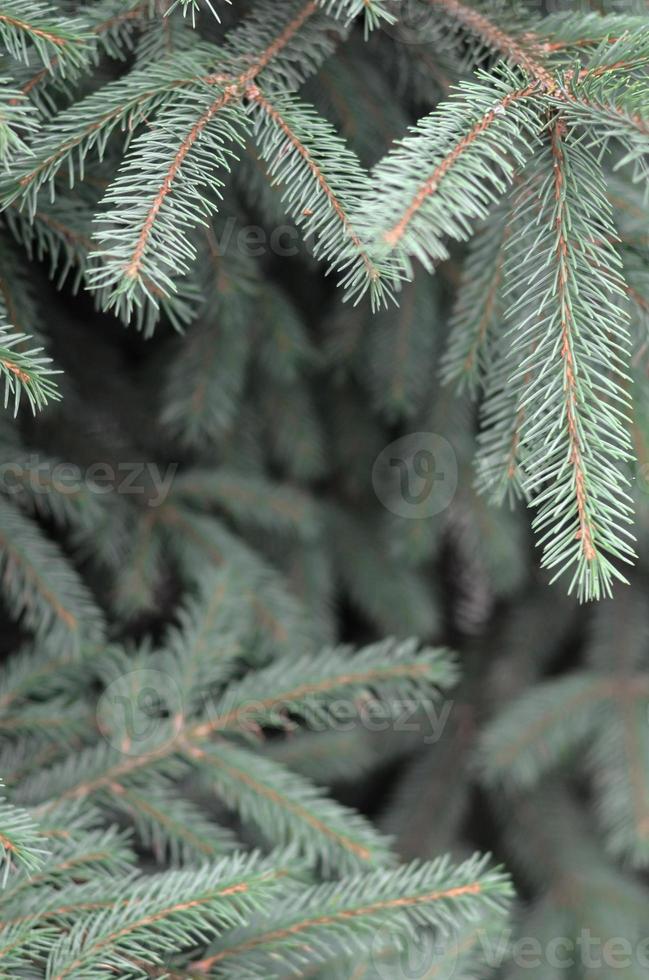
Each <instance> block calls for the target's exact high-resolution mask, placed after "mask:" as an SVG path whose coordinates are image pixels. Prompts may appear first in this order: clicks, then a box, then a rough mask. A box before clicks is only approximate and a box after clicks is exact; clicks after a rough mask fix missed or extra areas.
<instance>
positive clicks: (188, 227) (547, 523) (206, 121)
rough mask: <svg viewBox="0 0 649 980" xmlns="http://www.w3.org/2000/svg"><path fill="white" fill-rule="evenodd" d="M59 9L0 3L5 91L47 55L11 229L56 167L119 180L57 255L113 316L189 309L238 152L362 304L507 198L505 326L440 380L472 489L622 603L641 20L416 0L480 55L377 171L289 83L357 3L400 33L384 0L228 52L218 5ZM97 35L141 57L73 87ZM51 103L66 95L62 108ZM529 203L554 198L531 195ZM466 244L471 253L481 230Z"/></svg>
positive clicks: (40, 214)
mask: <svg viewBox="0 0 649 980" xmlns="http://www.w3.org/2000/svg"><path fill="white" fill-rule="evenodd" d="M72 6H73V7H75V16H74V17H71V16H62V14H61V12H60V11H58V10H57V9H56V7H50V6H48V5H46V4H43V3H32V4H30V5H28V6H27V7H26V8H25V7H24V6H22V5H21V11H22V12H21V14H20V16H18V9H17V7H16V9H15V10H14V5H13V4H6V5H4V6H3V8H2V13H0V39H1V40H2V41H3V43H4V44H5V46H6V50H7V52H8V55H10V56H11V57H12V58H13V59H15V63H16V69H15V70H16V79H15V80H14V83H15V85H16V88H17V90H18V92H19V93H20V91H21V86H20V84H19V79H20V77H21V75H20V73H21V72H22V71H23V68H22V67H21V66H22V63H24V64H25V65H29V66H30V69H29V70H30V71H31V70H32V67H33V68H34V69H36V68H38V62H41V64H42V67H41V68H40V69H38V70H37V71H36V72H35V74H34V75H33V76H31V77H30V78H29V79H28V80H27V81H26V82H25V83H24V84H23V85H22V94H19V96H18V97H16V96H15V95H14V96H13V97H11V98H7V102H8V103H10V104H11V105H12V106H13V107H14V111H17V110H18V109H20V110H21V112H22V113H23V115H25V119H27V118H28V112H29V111H31V110H38V109H40V112H41V121H40V123H38V125H36V128H35V131H34V127H35V124H34V120H33V118H32V116H31V115H29V127H30V128H29V129H28V130H27V132H26V133H25V134H24V135H21V136H20V141H17V139H16V140H13V141H11V140H9V137H7V139H8V142H7V150H6V152H5V157H6V173H5V175H4V177H3V178H2V197H3V199H4V202H5V207H6V208H7V212H6V213H7V218H8V220H9V218H10V216H12V217H11V222H12V224H13V223H15V222H16V220H17V219H16V217H14V214H15V212H16V211H18V213H20V212H22V210H23V209H24V208H28V213H29V215H30V216H31V220H32V221H33V222H34V228H35V229H36V227H37V223H38V221H39V219H41V218H42V219H45V218H46V211H47V209H48V208H51V207H52V206H53V205H56V203H57V201H58V200H59V198H60V197H61V195H64V194H65V193H66V192H65V190H64V187H63V181H62V178H63V175H64V173H66V172H67V174H68V181H67V182H68V183H69V184H71V185H73V186H74V185H75V184H76V183H78V182H79V181H84V180H86V179H87V170H88V168H97V167H99V168H100V169H101V162H102V161H103V162H104V170H106V169H108V171H109V172H110V164H111V161H115V162H116V163H117V172H116V173H115V172H114V167H113V171H112V176H110V175H109V176H108V181H107V182H108V189H107V190H106V191H105V192H104V193H103V195H102V197H101V200H99V201H97V200H96V197H95V203H94V204H93V203H89V208H90V211H89V212H88V214H87V220H88V233H89V234H91V235H92V238H93V241H94V245H91V246H90V247H89V249H88V250H87V253H86V254H87V258H86V256H85V254H84V257H83V258H81V259H80V257H79V256H78V255H72V254H71V245H70V243H69V241H66V242H64V243H62V245H61V247H62V248H63V249H64V251H65V252H68V253H69V254H70V260H71V261H72V262H73V263H77V264H78V262H79V261H81V262H82V271H81V276H82V278H83V279H85V282H86V284H87V288H89V289H90V290H92V291H93V292H94V293H95V294H96V295H97V297H98V302H99V303H100V305H101V306H102V307H103V308H105V309H112V310H114V311H115V312H116V313H117V314H118V316H120V317H121V318H123V319H124V320H125V321H126V322H135V323H137V324H139V325H142V324H143V323H146V324H147V327H146V329H147V331H148V332H150V331H151V330H152V329H153V325H154V323H155V320H156V318H157V317H158V316H159V315H160V311H161V310H163V311H164V312H165V313H166V314H169V313H170V312H171V311H172V310H173V309H174V307H176V320H175V322H178V323H182V322H183V320H186V318H187V312H184V311H183V310H182V309H181V306H180V304H182V297H183V292H184V291H186V290H187V289H188V288H189V282H188V280H191V277H192V275H193V270H194V268H195V264H196V258H197V248H199V247H200V246H198V245H197V242H198V238H197V235H198V234H199V229H200V226H201V225H204V224H205V223H206V222H209V221H211V220H216V221H217V222H218V217H217V218H216V219H213V216H214V215H218V213H219V209H220V207H221V206H222V205H221V204H220V200H221V199H222V195H223V194H226V195H227V194H229V193H230V191H229V190H228V189H227V187H226V184H227V182H228V180H229V178H228V173H229V171H230V170H231V169H232V168H234V169H236V168H237V167H238V166H240V165H242V162H244V158H245V157H246V155H247V154H249V153H257V154H258V156H259V158H260V160H261V161H262V163H261V166H262V167H265V169H266V172H267V175H268V179H269V180H270V181H271V182H272V183H273V184H276V185H277V186H278V187H279V191H280V194H281V204H282V207H283V208H284V209H285V213H286V214H287V216H288V217H290V219H291V220H293V221H294V222H295V224H296V226H297V227H298V228H299V229H300V230H301V232H302V234H303V235H304V237H305V239H306V240H307V242H308V241H311V242H312V251H313V255H314V256H315V257H316V258H319V259H321V260H322V261H323V262H324V264H325V269H326V270H327V271H332V272H334V273H335V275H336V277H337V278H338V280H339V282H340V285H341V287H342V289H343V295H344V296H345V297H347V298H349V299H351V300H353V301H354V302H358V301H360V300H361V299H362V297H363V295H364V294H365V293H369V295H370V297H371V301H372V305H373V306H375V307H377V306H380V305H382V304H384V303H390V302H392V300H393V299H396V301H397V302H399V296H400V293H401V290H402V287H403V285H404V282H405V281H407V280H409V279H411V278H412V277H413V275H414V274H415V267H414V262H415V261H417V262H419V263H421V264H422V265H423V266H424V267H425V269H427V270H428V271H429V272H430V271H433V270H434V267H435V266H436V265H437V264H438V263H440V262H443V261H444V260H445V259H447V258H448V254H449V253H448V243H449V242H451V241H453V240H458V241H466V240H468V239H473V238H474V233H475V232H476V226H477V224H478V223H480V222H482V221H484V222H485V227H486V228H488V227H490V226H491V225H492V223H493V221H494V220H495V219H494V217H493V214H494V213H495V211H494V209H501V210H502V208H503V207H504V209H505V210H504V212H503V219H502V220H503V221H504V223H505V225H506V227H507V229H508V231H507V242H506V245H504V246H503V250H502V252H501V253H499V257H498V259H497V261H498V263H499V265H501V264H502V263H504V269H505V272H504V274H503V276H502V283H501V285H500V287H499V290H498V291H499V293H500V294H502V295H501V296H499V298H498V304H497V308H498V310H499V311H500V312H499V316H498V317H497V318H495V317H493V316H488V315H485V317H479V318H478V319H477V321H476V320H473V321H469V320H468V319H467V318H466V317H463V316H458V317H457V318H456V321H455V323H456V329H455V334H454V336H453V337H452V338H451V341H450V347H449V354H448V360H447V365H446V377H447V378H448V379H456V380H458V381H459V382H460V383H464V382H465V381H470V385H471V390H472V391H474V392H475V393H476V394H477V395H480V393H481V392H484V399H483V409H484V410H483V419H484V427H483V436H482V448H481V450H480V453H479V457H478V462H477V466H478V474H479V485H480V486H481V487H482V488H483V489H484V490H486V491H487V492H490V493H492V494H493V495H494V496H496V497H502V496H503V495H508V496H510V497H511V496H512V495H513V496H517V495H520V496H522V497H524V498H525V499H526V500H527V501H529V503H530V504H531V505H532V507H533V508H534V510H535V511H536V517H535V522H534V525H535V528H536V530H537V536H538V542H539V545H540V546H541V548H542V552H543V563H544V565H546V566H547V567H548V568H550V569H552V570H553V572H555V573H556V574H557V575H560V574H562V573H564V572H565V573H567V574H568V575H569V576H570V578H569V584H570V588H573V587H574V588H576V590H577V591H578V594H579V596H580V598H597V597H599V596H601V595H607V594H610V592H611V586H612V582H613V580H614V579H615V578H622V570H623V564H624V563H625V562H628V561H631V560H632V558H633V549H632V536H631V533H630V525H631V514H632V505H631V502H630V499H629V495H628V476H627V470H628V463H629V461H630V460H631V458H632V450H631V441H630V437H629V415H630V412H631V406H630V396H629V385H628V380H629V377H628V376H629V365H630V361H631V357H632V345H633V343H634V338H633V336H632V330H633V323H630V322H629V316H628V311H627V307H628V302H627V299H628V288H627V285H626V283H625V279H624V268H623V264H622V263H621V261H620V249H619V246H618V232H617V231H616V225H615V214H614V207H613V205H612V204H611V202H610V200H609V195H608V190H607V187H608V182H609V177H610V175H611V174H612V173H613V172H617V171H620V172H624V171H626V172H627V173H628V174H629V177H628V179H629V181H632V182H636V183H640V182H644V181H645V168H646V153H647V148H648V143H647V141H648V139H649V129H648V123H647V121H646V119H647V91H648V90H647V83H646V74H645V65H646V60H647V57H648V56H649V31H648V30H647V28H646V26H645V25H644V23H643V22H642V19H641V18H639V17H634V16H632V15H627V14H624V13H619V14H609V15H607V16H600V17H598V16H595V15H592V14H583V15H575V14H573V15H568V14H566V15H557V14H555V15H553V16H550V17H545V18H543V17H539V16H536V15H534V14H533V12H531V11H530V12H526V11H525V9H524V7H523V8H520V9H518V10H517V14H516V17H514V19H513V21H511V22H510V23H509V24H506V23H504V22H503V19H502V16H499V15H498V13H497V12H494V11H492V10H491V8H490V5H489V4H488V3H487V4H483V5H478V6H471V5H467V4H464V3H460V2H458V0H422V2H421V6H422V8H423V7H425V8H427V13H428V16H429V18H430V19H432V20H433V21H434V28H435V31H436V32H437V33H438V35H439V36H441V37H443V36H444V34H445V32H446V33H447V34H448V36H449V39H450V38H451V37H452V38H454V39H457V38H458V36H459V39H460V41H461V42H462V43H466V44H467V45H468V47H469V50H471V51H472V53H473V57H474V58H475V59H476V71H475V75H474V80H472V81H464V82H461V83H460V85H459V86H458V87H457V88H456V90H455V91H452V92H451V94H450V98H448V99H446V100H444V101H442V102H441V104H440V105H439V106H438V107H437V108H436V109H435V110H434V111H433V112H432V113H430V114H429V115H427V116H424V117H423V118H422V119H421V120H420V121H419V123H418V124H417V125H416V126H415V127H414V128H412V129H411V131H410V133H409V135H407V136H406V137H405V138H404V139H403V140H401V141H399V142H398V143H397V145H395V147H394V148H393V149H391V150H390V151H389V152H388V153H387V155H386V156H385V157H384V159H382V160H380V161H379V162H378V163H377V164H376V165H375V166H374V168H373V169H372V170H371V171H370V172H368V171H367V170H365V169H364V167H363V166H362V165H361V163H360V162H359V160H358V158H357V157H356V156H355V154H354V153H353V152H352V150H351V149H350V148H349V147H348V146H347V145H346V142H345V139H344V138H343V137H342V136H341V135H339V134H337V133H336V131H335V129H334V128H333V127H332V126H331V125H330V124H329V123H328V122H327V121H326V120H324V119H323V118H322V117H321V116H320V115H319V114H318V113H317V111H316V110H315V109H313V108H312V107H310V106H308V105H307V104H306V103H305V102H304V101H302V100H301V99H300V98H299V96H298V94H297V90H298V88H299V86H300V84H301V83H303V82H304V80H305V79H306V78H307V77H308V76H309V75H311V74H312V73H314V72H317V70H318V68H319V66H320V64H321V63H322V62H323V60H324V59H325V58H326V56H327V55H328V54H329V53H330V52H331V50H332V49H333V47H334V46H335V45H336V44H338V45H340V44H343V45H344V43H345V42H344V36H345V32H346V31H347V30H348V28H349V24H350V23H352V22H353V21H354V18H355V17H356V16H357V15H362V16H363V17H364V19H365V24H366V28H369V29H375V28H376V29H380V28H381V27H382V26H387V27H388V28H389V30H390V32H391V33H390V35H389V36H392V34H393V32H394V31H396V30H397V27H395V25H394V23H393V22H394V19H395V17H396V16H397V8H396V7H395V8H394V10H393V9H392V8H391V7H390V8H389V9H388V6H387V5H386V4H384V3H383V2H380V0H372V2H370V3H356V2H355V3H348V2H344V3H343V2H338V3H336V2H327V3H318V2H316V0H307V2H306V3H299V2H287V3H283V4H279V5H278V4H272V5H264V4H263V3H261V4H260V5H259V6H257V7H256V8H253V10H252V11H251V13H250V15H249V17H244V18H243V19H242V20H240V21H239V22H238V23H236V24H235V26H233V27H232V28H231V29H230V30H224V32H223V41H222V43H218V44H214V43H211V44H210V43H208V42H206V41H205V40H203V38H202V35H201V33H200V31H199V30H198V28H197V24H198V23H199V21H198V20H197V16H198V15H199V14H201V11H203V10H204V12H205V15H206V16H207V15H210V14H211V15H216V16H217V18H218V17H219V16H220V12H221V10H222V9H223V10H225V9H227V8H226V7H225V5H220V4H216V3H210V4H201V3H197V2H192V3H184V2H183V3H182V4H172V5H168V6H165V4H163V5H162V7H160V5H156V4H155V3H153V2H151V3H140V4H132V5H130V6H129V7H128V9H127V10H124V9H123V5H117V6H116V5H115V4H114V3H113V4H111V3H109V2H107V0H106V2H103V3H102V4H99V5H94V7H93V12H92V16H90V14H89V11H88V10H86V8H85V7H84V5H83V4H80V5H72ZM77 7H78V9H76V8H77ZM118 7H119V10H118V9H117V8H118ZM97 8H102V9H101V10H99V9H97ZM104 8H105V9H104ZM163 8H164V9H163ZM179 13H181V14H182V15H186V14H188V13H191V17H190V18H188V19H185V18H184V17H181V20H182V28H183V29H184V31H183V32H181V33H180V35H179V36H180V37H181V39H182V40H179V41H178V42H177V43H176V45H175V46H174V45H172V48H171V50H170V51H169V52H168V53H167V54H166V55H165V57H155V58H154V57H153V55H154V53H155V45H154V44H152V49H153V50H151V51H149V50H148V49H146V45H145V40H144V39H145V38H146V34H147V32H151V33H152V34H153V32H154V31H156V30H159V29H160V26H159V23H158V22H159V20H160V16H161V14H162V15H163V17H162V20H163V22H164V25H165V29H166V30H167V31H168V30H170V29H171V22H172V21H174V17H175V15H177V14H179ZM233 17H234V15H231V17H230V19H231V20H232V19H233ZM84 18H86V19H84ZM512 25H513V26H512ZM178 29H179V28H178V27H176V30H178ZM107 35H110V45H111V48H113V49H115V51H111V50H110V49H109V51H110V53H113V54H114V53H120V52H121V53H122V54H126V53H127V52H128V51H129V50H130V49H132V48H135V51H136V52H138V51H139V50H140V49H141V51H142V54H141V55H138V56H137V57H136V59H135V62H134V63H133V64H132V67H130V68H129V69H128V70H124V71H123V72H122V75H121V77H120V78H118V79H115V80H114V81H109V82H107V83H106V84H104V85H101V86H99V87H98V86H97V85H95V86H93V88H94V89H95V91H91V92H90V93H89V94H87V95H85V96H83V97H79V96H75V94H74V92H75V91H77V90H78V88H79V87H80V86H81V84H82V82H83V79H84V78H85V77H87V76H88V74H89V73H91V72H92V70H93V67H94V65H95V64H96V61H97V58H98V57H99V56H100V55H101V53H102V50H105V49H102V41H103V40H104V39H105V38H106V36H107ZM138 45H139V46H140V47H138ZM158 53H159V52H158ZM147 59H148V61H147ZM485 61H488V62H489V67H484V65H485ZM72 83H74V85H75V86H76V87H77V88H76V89H75V88H74V87H73V88H72V89H71V88H70V85H71V84H72ZM65 100H68V101H70V102H71V104H70V105H69V106H67V107H66V105H65ZM44 103H47V104H50V103H53V104H54V105H56V106H57V107H58V106H60V109H59V111H55V114H54V115H53V117H52V118H50V115H51V113H49V112H44V111H43V104H44ZM19 120H20V116H17V119H16V123H15V125H17V126H19ZM7 125H8V126H11V117H9V119H8V123H7ZM120 132H123V133H124V139H123V140H122V142H121V145H122V151H121V162H120V152H119V146H120V140H119V138H118V136H119V133H120ZM131 137H132V138H131ZM584 181H586V182H587V185H588V188H587V193H588V200H587V199H586V193H583V191H584V187H585V185H584ZM68 193H69V192H68ZM539 194H541V195H542V196H543V202H544V203H543V207H541V208H536V205H535V203H534V199H535V197H536V196H537V195H539ZM61 199H62V198H61ZM503 202H504V203H503ZM93 211H94V212H95V224H94V229H95V230H94V231H91V226H90V223H89V222H90V221H91V218H92V213H93ZM21 220H22V219H21ZM559 228H563V229H564V230H563V231H558V230H557V229H559ZM37 234H38V232H37ZM557 234H559V239H558V241H555V236H556V235H557ZM474 240H475V243H476V247H477V246H478V242H479V240H480V233H479V232H478V237H476V238H475V239H474ZM471 247H473V246H471ZM85 251H86V250H85V249H84V252H85ZM519 255H527V256H529V260H528V261H526V262H525V263H522V265H521V266H520V267H519V268H518V269H517V270H516V273H513V274H511V275H510V274H508V272H507V270H508V268H509V265H508V256H519ZM470 261H471V259H470V257H469V259H468V262H470ZM514 264H516V263H515V262H514ZM469 267H470V266H469ZM483 267H485V266H483ZM612 270H616V271H615V273H613V271H612ZM422 274H423V273H422ZM487 292H488V290H487ZM458 302H459V303H460V304H461V303H462V302H463V300H462V296H461V295H460V297H459V300H458ZM484 302H487V303H489V304H490V305H491V307H492V309H493V307H494V305H495V297H494V296H492V297H491V299H489V297H488V295H486V294H485V295H484ZM172 316H173V314H172ZM488 321H489V322H488ZM475 330H477V335H475V336H474V335H472V331H475ZM640 342H641V341H640V340H638V343H640ZM487 351H489V352H490V354H489V356H488V358H487V355H486V352H487ZM463 352H465V353H464V355H463ZM469 352H470V356H469ZM2 363H3V365H4V366H5V367H6V365H7V364H8V363H9V361H8V360H7V359H3V362H2ZM4 373H5V378H6V381H7V392H8V394H12V393H14V394H16V395H17V394H18V393H19V390H20V388H19V384H20V380H21V378H23V377H26V376H27V374H18V373H17V366H15V367H14V368H12V367H8V368H6V370H5V371H4ZM432 384H435V379H434V378H431V385H432ZM24 388H25V391H26V392H27V393H28V394H29V393H30V392H31V400H32V403H33V404H34V405H35V406H38V405H39V404H41V403H42V401H43V400H44V399H45V398H46V397H47V395H48V394H51V393H52V391H53V389H52V388H51V383H50V384H49V386H48V385H47V384H45V382H41V383H40V384H39V375H38V373H34V375H33V383H32V384H31V385H27V384H25V385H24ZM537 412H540V414H541V415H542V418H541V417H539V418H538V420H537V421H536V422H535V419H536V417H537Z"/></svg>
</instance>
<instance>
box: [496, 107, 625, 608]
mask: <svg viewBox="0 0 649 980" xmlns="http://www.w3.org/2000/svg"><path fill="white" fill-rule="evenodd" d="M564 125H565V124H564V123H563V122H562V121H561V120H559V121H558V122H556V123H555V124H554V125H553V126H552V128H551V133H550V148H549V151H547V152H546V153H545V154H544V155H542V156H540V157H539V158H537V161H536V166H537V167H539V168H542V167H544V166H545V167H547V170H548V172H547V174H545V173H544V172H543V171H542V170H541V177H540V180H537V179H536V178H535V176H534V172H532V174H531V176H530V178H529V182H528V183H527V185H526V186H525V187H524V188H523V190H522V193H521V197H520V201H521V204H520V210H519V222H520V224H519V226H518V227H519V229H520V231H519V233H518V234H517V235H516V236H514V237H513V238H512V239H511V242H510V248H511V249H512V253H511V254H512V256H514V254H516V258H515V260H514V261H515V264H516V269H514V268H513V267H512V268H511V273H510V289H511V290H512V291H515V292H516V294H517V295H518V296H519V297H520V298H519V299H517V300H515V302H514V305H513V306H512V308H511V309H510V310H509V314H508V315H509V318H510V322H512V323H513V324H514V325H513V326H512V327H511V328H510V336H511V333H512V332H513V331H514V330H515V331H516V341H515V345H516V348H517V350H518V352H519V354H518V359H519V360H518V366H517V368H516V371H515V373H514V374H513V375H512V378H511V379H510V385H511V386H512V387H513V388H514V389H515V390H516V391H518V393H519V394H518V396H517V398H518V408H522V407H523V406H525V416H524V418H523V419H522V421H521V430H520V439H521V441H522V443H523V444H524V445H525V447H526V448H525V459H524V467H525V477H524V480H523V483H524V486H525V489H526V491H527V492H529V493H530V494H531V495H532V496H533V497H534V503H535V506H537V507H538V515H537V517H536V518H535V520H534V527H535V528H536V530H537V531H538V532H540V533H539V541H540V543H541V544H542V545H543V548H544V557H543V564H544V566H545V567H549V568H552V569H556V575H555V577H556V576H557V575H559V574H561V573H562V572H563V571H565V570H566V569H570V570H571V572H572V581H571V586H570V588H573V587H575V586H576V588H577V591H578V595H579V597H580V599H592V598H598V597H599V596H600V595H603V594H604V595H607V594H609V593H610V589H611V583H612V581H613V579H615V578H621V577H622V575H621V572H620V571H619V569H618V568H617V566H616V565H615V564H613V562H612V561H611V558H614V557H615V558H620V559H622V560H623V561H627V562H628V561H629V560H630V559H631V556H632V548H631V545H630V543H629V537H630V535H629V531H628V529H627V526H628V524H629V522H630V518H629V511H630V507H629V503H628V497H627V495H626V493H625V489H624V487H625V483H624V477H623V475H622V473H621V472H620V469H619V466H620V462H621V461H623V460H624V459H626V458H627V457H628V453H629V445H630V443H629V436H628V432H627V425H626V418H625V415H626V394H625V392H624V390H623V387H622V380H623V378H624V359H625V356H626V352H627V345H628V339H627V331H626V323H625V320H624V317H623V313H622V311H621V309H620V307H619V305H618V304H617V303H616V297H617V296H619V295H623V294H624V289H623V286H622V283H621V278H620V275H619V271H618V270H619V267H620V261H619V258H618V256H617V255H616V253H615V251H614V248H613V246H612V245H611V244H610V243H611V241H614V240H615V233H614V231H613V229H612V227H611V224H610V216H609V215H610V212H609V210H608V205H607V201H606V195H605V188H604V183H603V179H602V176H601V173H600V172H599V170H598V168H597V164H596V163H595V162H594V161H592V159H591V157H590V156H589V155H588V154H587V153H586V151H585V150H584V148H583V147H582V145H581V143H580V142H578V141H577V140H576V139H574V138H573V139H570V138H569V136H568V135H567V134H566V132H565V129H564V128H563V127H564ZM542 161H545V162H542ZM526 228H527V229H531V230H532V234H529V236H526V231H525V229H526ZM519 236H525V237H527V240H528V244H527V246H526V249H525V252H524V256H525V258H524V261H523V262H521V259H520V256H521V247H522V243H523V241H525V237H523V238H522V241H521V240H520V239H519ZM514 249H516V250H517V251H516V253H514ZM532 283H534V288H535V289H537V290H538V289H542V290H543V292H542V293H541V294H540V296H539V295H538V294H537V296H536V297H535V299H534V300H533V301H532V300H531V294H530V292H529V290H530V288H531V284H532ZM528 352H530V353H528ZM552 365H554V367H552ZM534 397H538V398H539V399H540V401H538V402H536V403H535V406H534V407H531V401H532V399H533V398H534ZM528 406H529V407H528Z"/></svg>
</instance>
